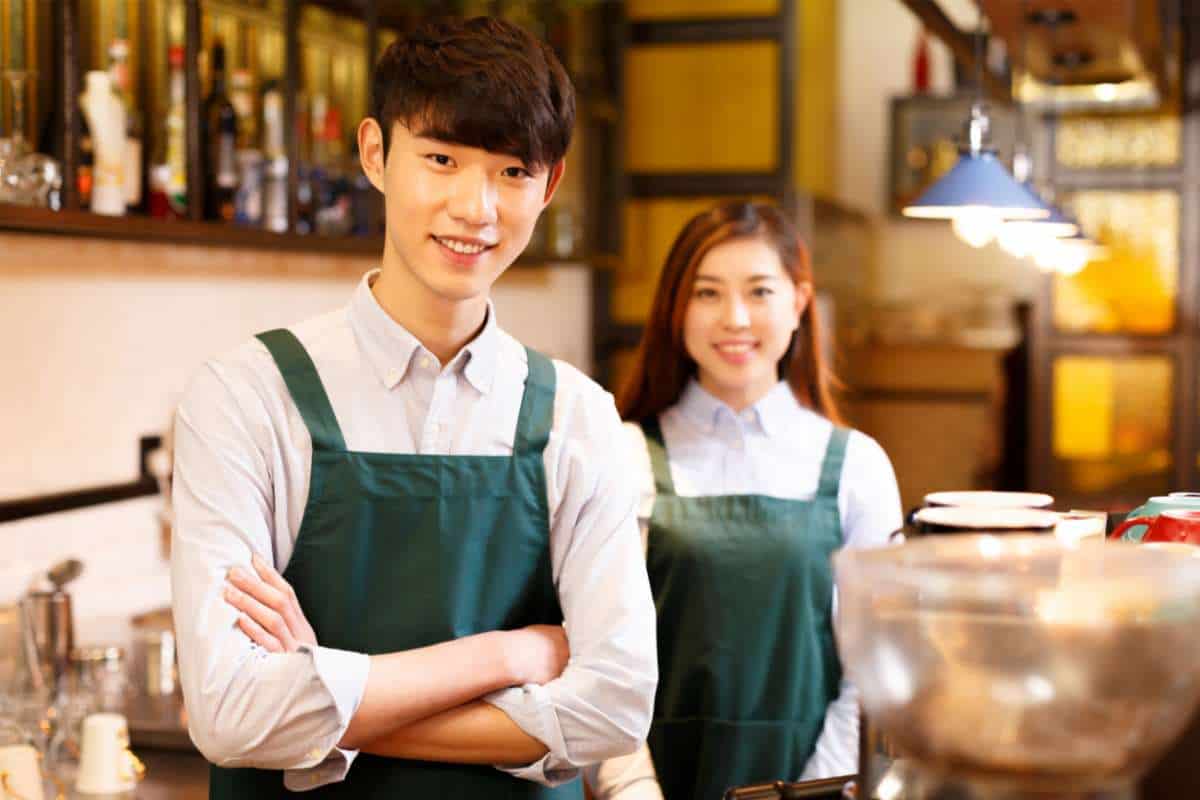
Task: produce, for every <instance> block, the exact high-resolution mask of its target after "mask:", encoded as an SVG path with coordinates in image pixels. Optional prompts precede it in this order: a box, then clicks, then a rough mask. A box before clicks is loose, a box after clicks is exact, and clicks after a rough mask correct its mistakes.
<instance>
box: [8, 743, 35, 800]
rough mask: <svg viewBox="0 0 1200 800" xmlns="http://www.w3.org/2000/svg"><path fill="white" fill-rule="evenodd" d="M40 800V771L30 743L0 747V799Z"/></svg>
mask: <svg viewBox="0 0 1200 800" xmlns="http://www.w3.org/2000/svg"><path fill="white" fill-rule="evenodd" d="M18 797H19V798H23V800H42V798H43V797H44V795H43V794H42V772H41V769H40V768H39V766H38V752H37V750H35V749H34V748H33V746H32V745H27V744H14V745H9V746H7V747H0V800H16V798H18Z"/></svg>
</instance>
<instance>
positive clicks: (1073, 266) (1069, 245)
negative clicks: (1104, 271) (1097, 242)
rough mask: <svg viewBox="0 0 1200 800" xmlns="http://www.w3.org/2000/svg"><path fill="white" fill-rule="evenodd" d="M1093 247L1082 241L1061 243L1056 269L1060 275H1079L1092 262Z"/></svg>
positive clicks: (1059, 244)
mask: <svg viewBox="0 0 1200 800" xmlns="http://www.w3.org/2000/svg"><path fill="white" fill-rule="evenodd" d="M1091 255H1092V253H1091V245H1090V244H1089V243H1087V242H1081V241H1066V240H1064V241H1060V242H1059V243H1058V256H1057V258H1056V264H1055V269H1056V270H1057V271H1058V273H1059V274H1060V275H1078V274H1079V273H1080V272H1082V271H1083V268H1084V267H1086V266H1087V264H1088V262H1089V261H1091Z"/></svg>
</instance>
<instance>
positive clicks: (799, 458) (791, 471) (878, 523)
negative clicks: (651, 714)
mask: <svg viewBox="0 0 1200 800" xmlns="http://www.w3.org/2000/svg"><path fill="white" fill-rule="evenodd" d="M659 423H660V425H661V427H662V432H663V439H664V441H665V443H666V448H667V459H668V462H669V464H670V469H671V480H672V481H673V482H674V484H675V492H676V494H678V495H680V496H684V497H700V496H709V495H730V494H765V495H770V496H773V497H780V498H784V499H790V500H810V499H812V498H813V497H815V496H816V493H817V485H818V483H819V481H820V476H821V465H822V462H823V461H824V457H825V448H826V446H827V445H828V443H829V438H830V436H832V435H833V423H831V422H830V421H829V420H828V419H826V418H825V417H822V416H821V415H820V414H817V413H816V412H814V411H812V410H811V409H808V408H806V407H805V406H803V405H801V404H800V403H799V402H798V401H797V400H796V397H795V395H794V394H793V393H792V390H791V388H790V387H789V386H788V384H787V383H786V382H782V381H781V382H780V383H778V384H776V385H775V387H774V388H772V389H771V391H770V392H768V393H767V394H766V395H765V396H764V397H763V398H762V399H760V400H759V401H758V402H757V403H755V404H754V405H753V406H751V407H750V408H747V409H744V410H743V411H741V412H740V413H738V412H735V411H734V410H733V409H731V408H730V407H729V406H727V405H725V404H724V403H722V402H721V401H720V400H718V399H717V398H716V397H714V396H713V395H711V394H709V393H708V392H707V391H705V390H704V389H703V388H702V387H701V386H700V385H699V383H697V382H696V381H695V380H692V381H691V382H689V383H688V385H687V387H686V388H685V389H684V391H683V393H682V394H681V395H680V398H679V401H678V402H677V403H676V404H675V405H674V406H672V407H670V408H669V409H667V410H666V411H665V412H663V413H662V415H661V416H660V417H659ZM625 434H626V442H627V444H628V448H627V449H628V451H629V463H630V465H631V466H632V467H634V468H635V469H634V471H635V475H636V480H637V483H638V488H639V495H640V497H641V501H640V503H639V511H638V517H639V519H641V520H642V521H643V528H644V526H645V523H646V522H647V521H648V520H649V517H650V514H651V511H652V510H653V508H654V499H655V495H656V492H655V488H654V475H653V472H652V470H651V466H650V455H649V453H648V451H647V450H646V441H645V438H644V436H643V434H642V430H641V428H640V427H638V426H637V425H634V424H626V426H625ZM838 511H839V512H840V516H841V522H842V542H843V546H845V547H878V546H881V545H883V544H886V543H887V541H888V538H889V537H890V536H891V534H892V532H893V531H896V530H898V529H899V528H900V527H901V524H902V520H903V513H902V511H901V505H900V491H899V488H898V487H897V485H896V475H895V472H893V470H892V465H891V462H890V461H889V460H888V457H887V454H886V453H884V451H883V448H881V447H880V446H879V444H878V443H877V442H876V441H875V440H874V439H872V438H871V437H869V436H866V435H865V434H863V433H860V432H858V431H853V432H852V433H851V434H850V437H849V439H848V441H847V443H846V457H845V461H844V462H843V464H842V475H841V482H840V484H839V486H838ZM834 599H835V601H836V596H835V598H834ZM857 765H858V697H857V693H856V691H855V689H854V687H853V686H852V685H851V684H850V683H849V682H848V681H846V680H843V681H842V684H841V688H840V691H839V694H838V697H837V698H836V699H835V700H834V701H833V702H832V703H830V705H829V708H828V709H827V710H826V714H825V724H824V726H823V728H822V730H821V734H820V736H819V738H818V739H817V745H816V750H815V751H814V753H813V755H812V756H811V757H810V758H809V761H808V764H807V765H806V766H805V769H804V773H803V774H802V775H800V776H795V775H792V776H788V775H780V776H778V777H779V778H781V779H785V780H796V779H802V780H810V779H815V778H825V777H833V776H835V775H846V774H850V773H853V772H855V771H856V770H857ZM653 774H654V773H653V764H652V762H651V758H650V753H649V750H648V749H647V748H645V747H643V748H642V749H641V750H639V751H638V752H637V753H634V754H632V755H630V756H626V757H623V758H619V759H613V760H612V761H610V762H608V763H606V764H603V765H599V766H597V767H593V768H590V769H589V771H588V782H589V783H590V784H592V786H593V788H594V793H595V797H596V798H597V800H610V799H611V798H618V797H619V798H621V800H651V799H652V798H660V797H661V794H660V793H659V790H658V786H657V784H656V783H655V782H654V781H653V780H650V779H649V778H650V777H651V776H653Z"/></svg>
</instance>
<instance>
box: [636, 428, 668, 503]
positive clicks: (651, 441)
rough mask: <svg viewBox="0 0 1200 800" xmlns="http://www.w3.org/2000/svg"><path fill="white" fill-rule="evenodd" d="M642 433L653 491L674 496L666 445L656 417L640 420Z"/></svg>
mask: <svg viewBox="0 0 1200 800" xmlns="http://www.w3.org/2000/svg"><path fill="white" fill-rule="evenodd" d="M641 426H642V433H643V434H645V437H646V450H647V451H649V453H650V469H651V470H653V472H654V489H655V490H656V491H657V492H658V493H659V494H675V482H674V481H673V480H671V462H670V461H668V460H667V444H666V439H664V438H663V433H662V426H661V425H659V424H658V416H657V415H655V416H653V417H650V418H649V419H645V420H642V422H641Z"/></svg>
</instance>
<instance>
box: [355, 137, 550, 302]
mask: <svg viewBox="0 0 1200 800" xmlns="http://www.w3.org/2000/svg"><path fill="white" fill-rule="evenodd" d="M368 126H372V127H373V128H374V130H373V131H372V130H370V129H368ZM378 131H379V126H378V125H377V124H376V123H375V122H374V120H365V121H364V122H363V126H362V128H360V131H359V137H360V152H361V153H363V159H362V160H363V169H364V170H365V171H366V173H367V176H368V177H369V178H370V179H371V181H372V183H374V184H375V186H376V188H378V189H380V190H381V191H382V192H383V193H384V197H385V204H386V215H387V240H388V241H387V248H388V249H389V250H391V251H392V253H391V254H390V255H391V256H393V258H391V259H388V258H387V257H386V256H385V263H388V262H389V261H390V262H391V263H397V264H399V265H400V266H401V267H402V268H403V269H405V270H407V271H408V272H409V273H410V275H411V277H412V278H415V279H416V280H417V281H418V282H419V283H420V284H422V285H423V286H424V287H425V288H426V289H428V290H429V291H430V292H432V293H433V294H434V295H436V296H438V297H440V298H443V299H445V300H449V301H462V300H468V299H471V298H474V297H479V296H486V295H487V293H488V291H489V290H490V289H491V286H492V284H493V283H495V281H496V279H497V278H499V277H500V275H501V274H502V273H503V272H504V270H506V269H507V268H508V267H509V265H510V264H512V263H513V261H515V260H516V258H517V256H518V255H520V254H521V251H522V250H524V249H525V245H526V244H527V243H528V242H529V237H530V235H531V234H532V233H533V226H534V224H535V223H536V222H537V218H538V214H540V213H541V211H542V209H543V208H545V207H546V205H547V204H548V203H549V202H550V198H551V197H552V196H553V194H554V190H555V188H556V187H557V185H558V181H559V178H560V177H561V176H562V169H563V165H562V163H561V162H560V163H559V164H557V165H555V166H554V167H553V168H545V167H543V168H539V169H536V170H535V169H533V168H531V167H529V166H528V165H526V164H524V163H522V162H521V160H520V159H518V158H516V157H514V156H510V155H505V154H503V153H493V152H489V151H487V150H480V149H478V148H474V147H466V146H464V145H458V144H450V143H447V142H444V141H441V140H438V139H432V138H428V137H424V136H420V135H416V134H414V133H413V132H412V131H410V130H409V129H408V128H406V127H405V126H404V125H402V124H400V123H396V124H394V125H393V126H392V135H391V148H390V149H389V151H388V154H387V159H386V163H385V164H383V166H382V169H380V168H379V166H380V161H381V160H382V142H381V141H379V142H378V143H375V141H374V140H375V139H376V138H377V137H378ZM373 144H374V146H372V145H373ZM373 173H374V174H373Z"/></svg>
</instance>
